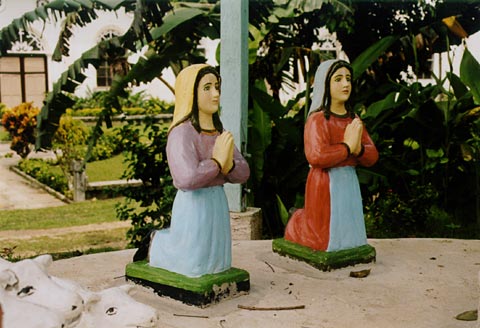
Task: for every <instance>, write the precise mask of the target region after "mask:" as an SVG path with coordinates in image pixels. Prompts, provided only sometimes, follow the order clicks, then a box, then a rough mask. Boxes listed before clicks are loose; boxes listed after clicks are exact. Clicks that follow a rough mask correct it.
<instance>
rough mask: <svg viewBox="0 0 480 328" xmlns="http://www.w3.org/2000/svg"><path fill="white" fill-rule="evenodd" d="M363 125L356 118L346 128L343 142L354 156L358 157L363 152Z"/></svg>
mask: <svg viewBox="0 0 480 328" xmlns="http://www.w3.org/2000/svg"><path fill="white" fill-rule="evenodd" d="M362 133H363V123H362V121H361V120H360V118H358V117H356V118H354V119H353V121H352V122H351V123H350V124H348V125H347V127H346V128H345V133H344V135H343V142H344V143H345V144H347V146H348V147H349V148H350V153H351V154H352V155H355V156H358V154H360V152H361V150H362Z"/></svg>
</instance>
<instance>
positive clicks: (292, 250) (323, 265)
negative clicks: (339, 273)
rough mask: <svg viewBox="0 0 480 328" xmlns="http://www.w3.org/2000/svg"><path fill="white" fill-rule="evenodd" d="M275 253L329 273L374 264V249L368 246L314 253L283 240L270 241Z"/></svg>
mask: <svg viewBox="0 0 480 328" xmlns="http://www.w3.org/2000/svg"><path fill="white" fill-rule="evenodd" d="M272 249H273V251H274V252H275V253H278V254H280V255H283V256H288V257H290V258H292V259H295V260H299V261H303V262H306V263H308V264H310V265H311V266H313V267H315V268H317V269H320V270H322V271H331V270H333V269H339V268H343V267H347V266H351V265H355V264H360V263H370V262H375V256H376V252H375V248H373V247H372V246H370V245H368V244H367V245H363V246H360V247H355V248H350V249H345V250H341V251H336V252H324V251H316V250H313V249H311V248H309V247H305V246H302V245H299V244H296V243H292V242H290V241H288V240H285V239H283V238H279V239H274V240H273V241H272Z"/></svg>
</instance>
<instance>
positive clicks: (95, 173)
mask: <svg viewBox="0 0 480 328" xmlns="http://www.w3.org/2000/svg"><path fill="white" fill-rule="evenodd" d="M123 161H124V156H123V155H122V154H119V155H116V156H114V157H112V158H109V159H105V160H102V161H95V162H90V163H87V177H88V181H89V182H96V181H110V180H119V179H120V177H121V176H122V174H123V172H124V171H125V170H126V168H127V164H125V163H124V162H123Z"/></svg>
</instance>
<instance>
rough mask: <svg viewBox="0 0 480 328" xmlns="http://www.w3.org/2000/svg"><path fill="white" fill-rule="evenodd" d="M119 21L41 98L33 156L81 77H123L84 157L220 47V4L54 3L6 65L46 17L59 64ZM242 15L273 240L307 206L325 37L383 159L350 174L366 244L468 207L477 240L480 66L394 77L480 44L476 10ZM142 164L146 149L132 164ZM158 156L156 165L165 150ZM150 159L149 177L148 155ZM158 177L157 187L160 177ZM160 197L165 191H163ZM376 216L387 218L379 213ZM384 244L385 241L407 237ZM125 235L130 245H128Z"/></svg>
mask: <svg viewBox="0 0 480 328" xmlns="http://www.w3.org/2000/svg"><path fill="white" fill-rule="evenodd" d="M121 7H122V8H125V10H126V11H127V12H131V13H132V14H133V15H134V19H133V20H132V25H131V27H130V29H129V30H128V31H127V32H126V33H125V34H124V35H122V36H119V37H115V38H112V39H110V40H106V41H103V42H101V43H99V44H98V45H97V46H95V47H93V48H91V49H88V50H87V51H86V52H85V53H84V54H82V56H81V57H80V58H79V59H78V60H76V61H75V62H74V63H73V64H72V65H71V66H70V67H69V68H68V70H67V71H65V72H64V73H63V74H62V76H61V78H60V79H59V81H57V83H55V85H54V87H53V90H52V91H51V92H50V93H49V94H48V95H47V97H46V100H45V106H44V107H43V108H42V112H41V114H40V116H39V125H38V127H39V131H40V134H39V136H38V138H37V148H42V147H49V146H50V142H51V136H52V135H53V133H54V131H55V130H56V128H57V125H58V122H59V119H60V116H61V115H62V114H63V113H64V112H65V110H66V108H69V107H71V106H72V104H73V100H72V99H71V98H70V97H69V94H70V93H71V92H72V91H73V90H74V89H75V87H76V86H77V85H78V84H79V83H81V82H82V81H83V79H84V76H83V74H82V69H83V68H84V67H86V65H88V64H91V65H93V66H95V67H97V66H98V64H99V63H100V62H101V61H102V60H104V59H107V60H109V62H110V63H111V64H112V65H113V67H117V68H118V69H117V70H116V73H117V74H116V75H115V78H114V81H113V85H112V87H111V89H110V91H109V93H108V95H107V96H105V98H104V99H103V106H102V108H103V109H102V113H101V115H100V117H99V121H98V123H97V126H96V128H95V133H94V134H93V136H94V137H93V138H92V139H91V146H93V144H94V143H95V140H96V139H97V138H98V137H99V135H100V134H101V126H102V124H103V123H104V122H106V123H107V126H108V125H109V124H110V116H111V115H113V114H115V113H119V112H120V111H121V105H120V98H121V97H124V96H126V95H127V91H126V90H127V89H128V88H127V87H128V86H129V85H131V84H135V83H140V82H148V81H151V80H152V79H153V78H155V77H161V71H162V70H163V69H164V68H166V67H171V68H172V69H173V70H174V72H175V73H178V72H179V71H180V70H181V69H182V68H183V67H185V66H186V65H189V64H191V63H197V62H204V61H205V58H203V55H202V54H201V52H200V51H198V44H199V41H200V39H201V38H202V37H209V38H212V39H215V38H218V37H219V35H220V34H219V30H220V26H219V25H220V23H219V18H220V16H219V13H220V2H219V1H207V2H204V1H196V2H194V1H192V2H177V1H164V0H156V1H155V0H149V1H146V0H136V1H126V0H125V1H121V0H109V1H107V0H103V1H93V0H81V1H80V0H56V1H53V2H50V3H49V4H47V5H46V6H44V7H40V8H38V9H37V10H35V11H33V12H30V13H27V14H25V15H24V16H22V17H21V18H19V19H16V20H14V21H13V22H12V24H11V25H9V26H8V27H6V28H4V29H2V30H1V31H0V38H1V40H0V42H1V46H0V51H2V54H3V53H5V51H6V49H8V45H9V44H10V43H11V42H13V41H14V40H15V39H16V38H17V37H18V30H19V29H20V28H25V27H26V25H27V24H28V22H30V21H33V20H38V19H41V20H46V19H47V18H49V17H52V15H53V17H55V18H56V19H62V21H63V22H64V30H63V31H62V33H61V35H60V38H59V43H58V46H57V51H56V53H55V56H54V57H55V58H56V59H60V58H61V56H63V55H67V54H68V40H69V36H70V35H71V29H72V28H73V26H76V25H80V26H82V25H84V24H86V23H88V22H91V21H92V20H94V19H95V17H96V10H97V9H104V10H116V9H118V8H121ZM249 7H250V8H249V15H250V17H249V21H250V28H249V32H250V33H249V37H250V45H249V47H250V49H249V50H250V51H249V53H250V57H249V64H250V70H249V81H250V84H249V87H250V91H249V140H248V143H247V144H248V152H249V153H250V155H251V157H250V164H251V168H252V177H251V179H250V181H249V186H248V187H249V188H248V189H250V190H251V191H252V192H251V193H250V194H249V201H250V205H254V206H258V207H262V210H263V215H264V222H265V223H266V224H265V227H266V234H267V235H268V236H269V237H272V236H275V235H278V234H281V232H282V230H283V224H284V223H285V222H286V220H287V219H288V209H290V208H291V207H296V206H302V195H303V189H304V182H305V176H306V173H307V171H308V165H307V163H306V161H305V158H304V156H303V140H302V139H303V124H304V120H305V113H306V112H307V109H308V104H309V98H310V93H311V90H310V86H311V84H312V79H313V75H314V72H315V70H316V68H317V67H318V64H319V63H320V62H321V61H322V60H323V59H326V58H328V56H331V54H328V53H325V52H322V51H320V48H321V46H322V44H323V43H324V42H325V40H323V39H322V38H321V35H320V30H319V29H320V28H321V27H324V28H326V30H328V31H329V32H331V33H336V36H337V39H338V41H340V43H341V44H342V45H343V50H344V51H345V53H346V54H347V56H348V58H350V59H351V61H352V63H353V66H354V72H355V81H354V85H355V99H354V102H355V106H356V107H355V108H356V110H357V112H358V113H359V114H360V115H361V116H362V117H363V118H364V120H365V122H366V124H367V125H368V128H369V131H370V132H371V134H372V136H373V137H374V139H375V141H376V143H377V146H378V148H379V151H380V153H381V160H380V161H379V164H378V165H376V166H375V167H373V168H372V169H370V170H365V169H363V170H359V175H360V178H361V181H362V189H363V192H364V199H365V200H366V209H367V212H368V213H367V217H369V218H370V221H369V222H370V223H369V226H370V227H372V231H375V229H377V230H378V229H379V224H380V223H381V222H380V219H385V220H386V219H387V217H388V220H390V221H394V222H390V223H388V224H390V226H389V227H390V228H389V229H390V230H392V229H393V230H394V229H396V228H395V227H399V226H402V224H401V222H402V220H403V219H405V220H407V221H409V222H410V221H411V220H412V219H411V218H413V219H414V220H416V221H419V220H423V218H422V217H421V216H423V215H424V214H425V213H427V214H428V213H430V214H428V215H429V218H433V219H434V218H435V216H441V217H442V218H445V219H442V220H443V221H442V222H444V223H442V224H443V225H448V226H451V227H457V226H461V227H464V228H466V227H467V226H468V225H471V224H472V223H473V222H475V218H474V217H473V218H472V215H471V214H470V215H466V216H463V215H464V214H465V213H466V212H467V210H469V209H471V206H472V205H473V204H474V203H475V204H476V205H475V206H476V211H473V212H469V213H475V214H474V216H476V221H477V228H478V227H479V226H480V219H479V217H480V215H479V213H480V210H479V204H478V199H479V198H480V197H479V187H478V185H479V182H478V181H479V178H478V177H479V162H478V161H479V160H478V149H479V148H478V147H479V145H478V138H479V137H478V124H479V123H478V112H479V111H478V109H477V108H478V105H479V99H478V90H479V89H478V84H477V82H476V80H478V79H476V78H475V75H474V74H477V75H476V76H478V68H477V67H478V63H476V61H475V60H473V59H472V58H473V57H472V56H469V53H468V52H466V55H465V56H466V57H465V58H464V60H463V62H462V71H461V74H460V76H455V75H454V74H452V73H450V74H449V75H448V76H447V78H446V80H438V81H437V83H436V84H435V85H429V86H422V85H421V84H419V83H413V84H409V83H407V82H404V80H402V78H401V74H400V73H401V72H403V71H405V69H406V68H407V67H409V66H410V67H412V69H413V72H414V73H416V74H417V76H418V75H419V74H421V73H422V72H424V71H425V68H426V58H427V57H428V56H429V55H430V54H432V53H434V52H439V51H444V50H448V49H449V47H450V44H458V43H460V42H461V40H462V38H464V37H465V36H466V35H470V34H473V33H474V32H476V31H478V30H480V21H479V20H478V19H477V17H478V16H479V14H480V5H479V4H478V2H475V1H474V0H472V1H463V2H462V3H459V2H458V1H442V2H438V3H436V5H435V6H432V5H430V4H428V3H427V2H424V1H419V2H412V1H407V0H405V1H395V2H389V1H378V2H371V1H352V2H350V1H335V0H333V1H332V0H313V1H305V0H277V1H268V0H266V1H251V2H250V3H249ZM372 17H374V18H372ZM372 31H373V32H372ZM145 45H146V46H147V50H146V51H145V52H144V56H143V57H141V59H140V60H139V61H138V62H137V63H136V64H135V65H133V66H132V67H129V66H128V65H126V64H125V62H126V61H125V57H126V55H127V54H128V51H137V50H138V49H141V48H142V47H144V46H145ZM444 82H449V87H448V88H447V87H444ZM296 83H305V85H306V87H305V91H304V92H302V93H300V94H298V95H296V96H295V98H293V99H290V100H289V101H287V102H283V103H281V102H280V94H281V92H282V90H290V91H291V90H292V89H293V87H294V85H295V84H296ZM129 129H130V130H128V131H127V130H126V131H124V133H125V135H128V136H129V138H130V137H131V138H133V139H132V140H137V139H135V138H134V137H135V136H136V135H137V134H139V132H138V131H137V132H135V131H134V129H132V127H130V128H129ZM149 129H153V126H152V127H150V128H149ZM152 131H154V130H152ZM158 134H161V133H160V131H159V130H157V131H156V132H155V133H153V134H152V135H151V138H150V139H149V140H153V139H155V138H156V135H158ZM158 142H159V143H160V144H161V143H162V142H160V141H158ZM145 145H151V143H150V141H145V140H144V144H140V145H139V147H140V146H141V147H144V146H145ZM146 151H148V149H144V150H141V151H140V152H138V153H145V152H146ZM156 151H157V152H158V154H160V153H161V149H160V148H158V149H156ZM132 156H134V155H132ZM135 156H136V155H135ZM148 156H149V157H148V158H149V160H152V162H151V163H152V165H154V164H153V163H155V161H154V160H153V159H152V158H153V157H152V158H151V156H152V154H150V155H148ZM140 162H141V161H139V160H134V161H131V163H140ZM132 165H133V164H132ZM136 165H137V164H135V165H133V166H132V171H131V172H130V173H129V174H128V176H134V175H135V174H136V173H134V172H135V171H136V170H139V173H138V174H139V176H140V177H141V178H142V180H143V179H144V182H148V183H152V182H151V181H150V180H149V179H155V181H157V179H160V176H157V175H153V174H154V173H155V172H148V171H145V170H144V169H145V168H142V167H137V166H136ZM159 165H160V164H159ZM162 165H163V164H162ZM134 167H135V168H134ZM159 170H161V172H164V173H165V174H166V170H165V169H164V168H159ZM140 172H143V173H140ZM150 174H152V175H150ZM155 174H156V173H155ZM473 176H475V179H473V178H472V177H473ZM155 183H156V184H157V185H158V186H160V185H161V184H160V182H159V181H157V182H155ZM465 183H468V184H467V185H468V186H471V187H472V188H473V189H468V190H469V191H470V192H469V193H467V194H465V193H462V192H460V191H459V190H460V189H459V188H460V186H462V185H464V184H465ZM158 188H160V187H158ZM158 190H159V189H158ZM463 190H466V189H463ZM473 190H475V191H473ZM422 193H425V194H427V195H429V196H428V197H427V198H426V201H425V202H416V203H415V205H414V206H413V205H411V203H409V202H408V201H407V200H408V197H410V198H411V197H413V196H414V195H418V194H422ZM132 197H133V198H135V197H137V196H133V195H132ZM155 197H162V196H161V195H160V194H158V195H156V196H155ZM415 197H416V196H415ZM135 199H138V200H139V201H140V202H142V201H143V200H144V199H145V200H146V201H145V203H144V205H145V206H147V207H148V206H150V204H152V202H153V197H152V194H148V195H138V198H135ZM475 199H476V201H475ZM398 205H399V206H401V207H402V208H403V207H409V206H413V208H415V213H413V214H412V215H410V216H409V214H408V213H407V211H404V210H403V209H402V211H397V212H395V211H393V210H392V209H394V208H398ZM141 206H143V205H141ZM468 206H470V207H468ZM157 208H163V210H162V211H163V212H162V214H161V215H163V217H166V215H168V214H167V212H165V211H167V210H168V206H164V205H157ZM384 209H387V210H388V214H385V213H383V211H384ZM437 209H439V210H437ZM128 211H129V210H126V211H124V213H127V212H128ZM429 211H430V212H429ZM128 213H130V214H128ZM128 213H127V214H126V215H134V214H133V213H134V212H132V211H130V212H128ZM377 213H380V214H377ZM392 213H400V214H392ZM401 213H403V214H401ZM418 213H421V215H418ZM438 213H440V214H438ZM152 214H153V212H152ZM390 214H391V215H390ZM407 214H408V215H407ZM427 214H425V215H427ZM155 215H160V212H156V213H155ZM148 217H150V216H149V215H145V216H143V217H138V218H139V219H138V226H137V227H138V229H137V230H136V231H139V235H141V234H143V233H145V230H146V229H144V230H143V231H142V230H141V229H142V228H143V227H144V226H145V222H147V221H148ZM460 218H462V219H460ZM430 221H431V220H430V219H428V222H430ZM162 222H163V221H162ZM157 223H158V222H157ZM417 223H418V225H416V223H412V225H413V228H412V229H413V231H414V233H413V234H414V235H419V234H422V233H424V232H426V230H425V229H423V230H422V226H425V225H427V224H426V223H424V222H423V223H422V222H417ZM161 224H163V223H161ZM161 224H160V225H161ZM380 228H381V227H380ZM393 230H392V232H391V233H392V234H396V233H398V234H405V233H406V232H405V231H393ZM397 230H398V229H397ZM134 235H135V237H134V240H137V237H136V236H137V235H136V232H133V234H132V236H134Z"/></svg>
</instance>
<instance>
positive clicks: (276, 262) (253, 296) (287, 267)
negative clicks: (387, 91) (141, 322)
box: [50, 239, 480, 328]
mask: <svg viewBox="0 0 480 328" xmlns="http://www.w3.org/2000/svg"><path fill="white" fill-rule="evenodd" d="M369 244H370V245H372V246H373V247H375V249H376V252H377V259H376V263H369V264H360V265H357V266H355V267H346V268H343V269H338V270H334V271H331V272H323V271H320V270H318V269H315V268H313V267H312V266H310V265H308V264H306V263H302V262H299V261H295V260H292V259H289V258H286V257H282V256H280V255H278V254H276V253H273V252H272V241H271V240H260V241H234V243H233V265H234V266H235V267H240V268H243V269H245V270H247V271H248V272H249V273H250V283H251V289H250V293H249V294H248V295H243V296H239V297H237V298H233V299H229V300H225V301H222V302H220V303H218V304H215V305H212V306H210V307H208V308H205V309H201V308H198V307H195V306H189V305H186V304H184V303H181V302H179V301H175V300H173V299H169V298H164V297H159V296H158V295H156V294H154V293H153V292H152V291H151V290H148V289H146V288H144V287H141V286H138V287H137V288H136V289H137V293H136V294H135V295H134V297H135V298H136V299H137V300H139V301H141V302H144V303H147V304H150V305H152V306H154V307H155V308H157V309H158V311H159V313H160V320H161V325H159V327H189V328H190V327H198V328H202V327H205V328H207V327H223V328H227V327H262V328H266V327H288V328H291V327H298V328H300V327H305V328H309V327H311V328H313V327H316V328H318V327H321V328H330V327H331V328H343V327H355V328H361V327H365V328H366V327H368V328H375V327H379V328H380V327H381V328H385V327H388V328H396V327H398V328H408V327H412V328H413V327H414V328H423V327H425V328H426V327H432V328H433V327H435V328H441V327H449V328H473V327H477V322H471V321H470V322H468V321H459V320H456V319H455V316H456V315H457V314H459V313H461V312H464V311H467V310H474V309H476V308H477V306H478V301H479V295H480V291H479V288H478V272H479V271H480V241H479V240H452V239H386V240H378V239H373V240H369ZM134 252H135V250H126V251H119V252H111V253H101V254H94V255H86V256H81V257H77V258H71V259H66V260H60V261H55V262H54V263H53V265H52V268H51V270H50V272H51V274H53V275H57V276H60V277H65V278H69V279H73V280H75V281H77V282H79V283H80V284H82V285H84V286H85V287H88V288H90V289H92V290H99V289H103V288H106V287H110V286H116V285H121V284H124V283H126V281H125V276H124V274H125V266H126V264H127V263H130V262H131V259H132V256H133V253H134ZM362 269H371V273H370V275H369V276H368V277H366V278H351V277H349V274H350V272H351V271H357V270H362ZM302 305H303V306H305V307H304V308H303V309H295V310H263V311H258V310H246V309H241V308H239V306H242V307H243V306H247V307H256V308H261V309H265V308H272V307H301V306H302Z"/></svg>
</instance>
